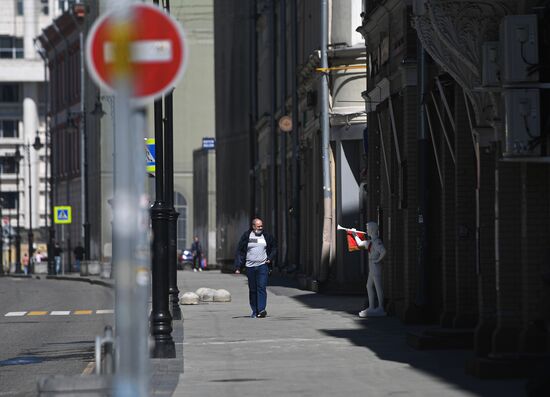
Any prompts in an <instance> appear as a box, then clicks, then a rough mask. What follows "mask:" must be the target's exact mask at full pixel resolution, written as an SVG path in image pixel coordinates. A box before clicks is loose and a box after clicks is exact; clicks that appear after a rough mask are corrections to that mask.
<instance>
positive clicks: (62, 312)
mask: <svg viewBox="0 0 550 397" xmlns="http://www.w3.org/2000/svg"><path fill="white" fill-rule="evenodd" d="M69 314H71V311H70V310H57V311H53V312H51V313H50V316H68V315H69Z"/></svg>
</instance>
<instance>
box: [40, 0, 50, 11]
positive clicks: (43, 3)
mask: <svg viewBox="0 0 550 397" xmlns="http://www.w3.org/2000/svg"><path fill="white" fill-rule="evenodd" d="M40 12H42V15H48V14H49V13H50V7H49V6H48V0H40Z"/></svg>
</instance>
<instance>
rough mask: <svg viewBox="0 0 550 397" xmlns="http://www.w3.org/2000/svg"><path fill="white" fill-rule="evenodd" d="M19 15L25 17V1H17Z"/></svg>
mask: <svg viewBox="0 0 550 397" xmlns="http://www.w3.org/2000/svg"><path fill="white" fill-rule="evenodd" d="M17 15H23V0H17Z"/></svg>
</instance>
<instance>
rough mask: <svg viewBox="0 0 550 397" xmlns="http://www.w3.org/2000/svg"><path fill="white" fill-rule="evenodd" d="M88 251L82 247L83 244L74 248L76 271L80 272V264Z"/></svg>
mask: <svg viewBox="0 0 550 397" xmlns="http://www.w3.org/2000/svg"><path fill="white" fill-rule="evenodd" d="M85 252H86V250H85V249H84V247H83V246H82V244H80V243H78V244H77V245H76V247H74V250H73V254H74V261H75V264H74V266H75V269H74V270H75V271H76V272H79V271H80V263H81V262H82V261H83V260H84V253H85Z"/></svg>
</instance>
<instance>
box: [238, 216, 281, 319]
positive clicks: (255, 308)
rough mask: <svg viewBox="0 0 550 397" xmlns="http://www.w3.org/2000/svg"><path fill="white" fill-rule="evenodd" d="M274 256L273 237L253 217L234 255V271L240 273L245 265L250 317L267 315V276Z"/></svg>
mask: <svg viewBox="0 0 550 397" xmlns="http://www.w3.org/2000/svg"><path fill="white" fill-rule="evenodd" d="M276 257H277V243H276V242H275V238H273V236H271V235H270V234H268V233H265V232H264V223H263V221H262V220H261V219H260V218H255V219H253V220H252V227H251V228H250V229H249V230H247V231H246V232H244V234H243V235H242V236H241V239H240V240H239V244H238V245H237V254H236V256H235V268H236V270H235V273H237V274H238V273H240V272H241V268H242V267H243V266H246V276H247V277H248V297H249V301H250V307H251V308H252V315H251V317H259V318H264V317H266V316H267V312H266V310H265V308H266V306H267V291H266V287H267V277H268V276H269V274H270V273H271V270H272V269H273V262H274V261H275V258H276Z"/></svg>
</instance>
